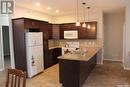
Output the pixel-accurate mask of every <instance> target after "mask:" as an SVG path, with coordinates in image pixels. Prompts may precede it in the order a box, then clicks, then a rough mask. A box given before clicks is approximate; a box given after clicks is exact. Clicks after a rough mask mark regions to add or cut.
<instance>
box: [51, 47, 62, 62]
mask: <svg viewBox="0 0 130 87" xmlns="http://www.w3.org/2000/svg"><path fill="white" fill-rule="evenodd" d="M58 56H61V48H55V49H53V62H54V64H56V63H58V62H59V60H58Z"/></svg>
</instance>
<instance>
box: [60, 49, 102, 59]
mask: <svg viewBox="0 0 130 87" xmlns="http://www.w3.org/2000/svg"><path fill="white" fill-rule="evenodd" d="M100 49H101V48H100V47H88V48H86V50H87V51H86V52H84V53H67V54H64V55H62V56H59V57H58V59H66V60H77V61H88V60H89V59H91V58H92V57H93V56H94V55H95V54H96V53H97V52H98V51H99V50H100Z"/></svg>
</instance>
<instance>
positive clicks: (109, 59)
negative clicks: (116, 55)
mask: <svg viewBox="0 0 130 87" xmlns="http://www.w3.org/2000/svg"><path fill="white" fill-rule="evenodd" d="M103 60H105V61H113V62H114V61H115V62H122V60H114V59H103Z"/></svg>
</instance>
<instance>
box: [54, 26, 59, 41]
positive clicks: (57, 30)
mask: <svg viewBox="0 0 130 87" xmlns="http://www.w3.org/2000/svg"><path fill="white" fill-rule="evenodd" d="M52 37H53V39H59V38H60V26H59V25H58V24H53V26H52Z"/></svg>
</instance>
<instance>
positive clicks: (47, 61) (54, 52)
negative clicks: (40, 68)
mask: <svg viewBox="0 0 130 87" xmlns="http://www.w3.org/2000/svg"><path fill="white" fill-rule="evenodd" d="M48 54H49V55H48V57H46V58H44V68H45V69H47V68H49V67H51V66H53V65H54V64H56V63H58V62H59V60H58V58H57V57H58V56H60V55H61V48H54V49H51V50H49V51H48Z"/></svg>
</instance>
